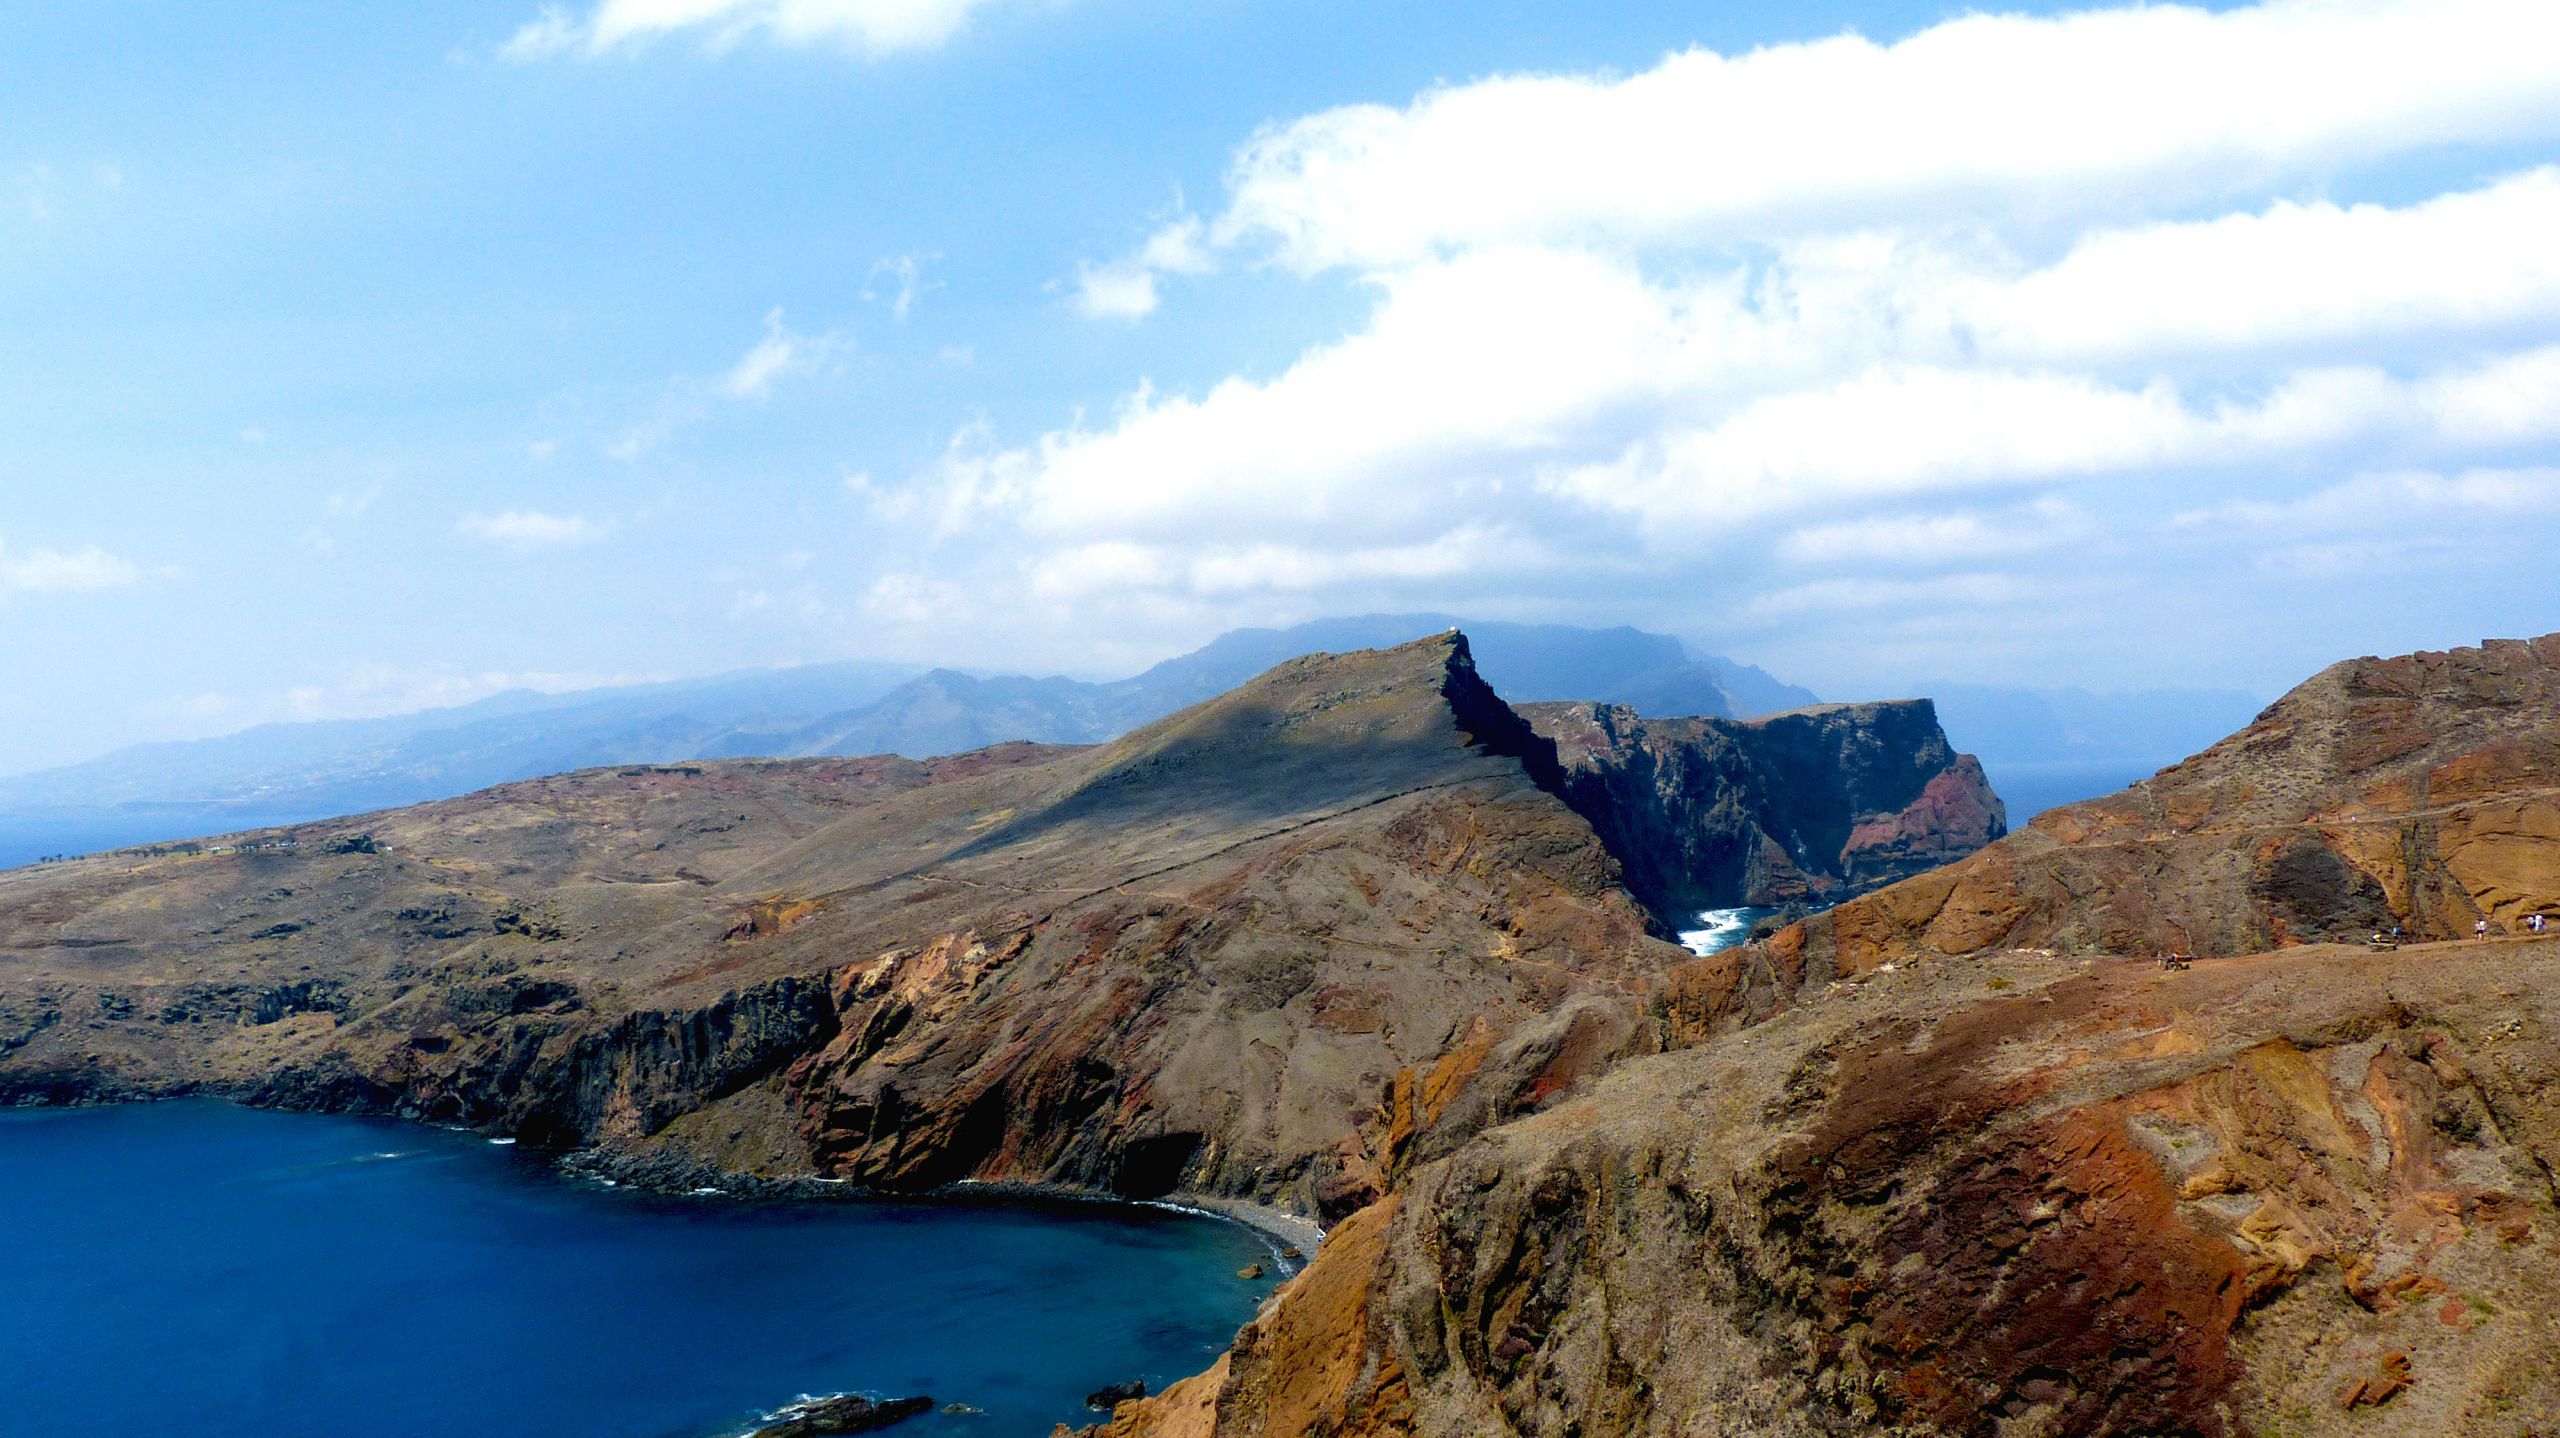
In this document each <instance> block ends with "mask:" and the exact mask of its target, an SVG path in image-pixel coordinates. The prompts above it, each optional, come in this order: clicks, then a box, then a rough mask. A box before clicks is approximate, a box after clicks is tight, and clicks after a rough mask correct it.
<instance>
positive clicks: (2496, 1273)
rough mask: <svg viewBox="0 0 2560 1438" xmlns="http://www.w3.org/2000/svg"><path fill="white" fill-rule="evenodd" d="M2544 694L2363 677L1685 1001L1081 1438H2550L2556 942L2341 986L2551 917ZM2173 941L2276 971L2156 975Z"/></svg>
mask: <svg viewBox="0 0 2560 1438" xmlns="http://www.w3.org/2000/svg"><path fill="white" fill-rule="evenodd" d="M2555 660H2560V643H2555V641H2554V640H2552V639H2544V640H2537V641H2532V642H2531V643H2493V644H2491V645H2487V646H2484V647H2483V648H2481V649H2477V650H2459V651H2454V652H2452V653H2450V654H2422V655H2414V656H2409V657H2407V658H2403V659H2396V660H2360V661H2355V662H2353V663H2350V664H2347V665H2341V666H2338V667H2336V668H2334V669H2332V670H2330V671H2327V672H2326V673H2324V674H2323V675H2321V676H2319V677H2318V678H2317V679H2315V680H2313V681H2312V682H2311V683H2309V684H2306V685H2305V686H2304V687H2303V688H2302V689H2300V690H2297V691H2296V692H2295V694H2293V695H2290V696H2288V697H2287V699H2286V700H2284V701H2282V702H2280V703H2279V704H2278V705H2276V706H2274V707H2273V708H2271V709H2270V710H2268V711H2267V713H2266V714H2265V715H2263V716H2261V718H2260V719H2259V721H2258V722H2257V723H2256V724H2254V725H2252V726H2251V728H2250V729H2249V730H2248V731H2245V732H2244V733H2243V734H2241V735H2239V736H2235V737H2234V738H2233V739H2232V740H2230V741H2227V742H2226V743H2224V744H2222V745H2218V746H2216V747H2215V748H2214V749H2212V750H2210V751H2208V752H2207V753H2206V754H2205V755H2202V756H2199V757H2198V758H2197V759H2195V760H2191V761H2189V762H2188V763H2187V764H2185V765H2181V766H2178V767H2177V768H2176V769H2172V770H2170V771H2167V772H2165V773H2163V774H2162V775H2161V776H2159V778H2157V779H2155V780H2153V781H2152V782H2151V783H2150V784H2148V785H2144V786H2138V787H2137V788H2136V790H2134V791H2133V792H2131V793H2129V794H2127V795H2124V796H2119V797H2118V798H2117V799H2114V800H2106V801H2100V802H2098V803H2096V804H2093V805H2085V806H2081V807H2080V808H2079V809H2076V810H2070V811H2065V812H2064V813H2062V814H2060V815H2057V816H2051V819H2050V822H2048V821H2046V820H2040V821H2039V822H2038V823H2037V824H2036V825H2035V826H2033V827H2032V828H2031V829H2030V830H2029V831H2028V832H2027V833H2025V834H2022V835H2017V836H2012V837H2011V838H2010V839H2008V840H2007V841H2005V842H2004V843H2002V844H1999V845H1995V846H1993V847H1992V848H1990V849H1988V850H1985V851H1983V852H1982V853H1981V854H1980V855H1977V856H1976V857H1974V858H1972V859H1968V860H1965V861H1963V862H1960V863H1958V864H1956V865H1954V866H1952V867H1951V868H1950V869H1947V870H1942V871H1938V872H1935V873H1931V874H1928V875H1924V876H1921V877H1919V878H1917V879H1913V880H1909V881H1906V882H1905V883H1903V884H1900V885H1896V886H1893V887H1889V888H1886V889H1884V890H1881V891H1879V892H1877V893H1876V894H1873V895H1871V896H1868V897H1866V898H1863V899H1858V900H1853V901H1852V902H1850V903H1847V904H1844V905H1842V906H1841V907H1840V908H1838V909H1836V910H1833V911H1832V912H1831V914H1829V915H1826V916H1821V917H1819V918H1817V919H1816V920H1814V921H1812V922H1809V923H1806V924H1802V925H1798V926H1794V927H1792V928H1790V929H1789V930H1786V931H1782V932H1781V933H1780V934H1778V935H1777V936H1775V937H1774V938H1773V939H1772V940H1770V941H1768V942H1767V943H1764V944H1761V945H1756V946H1751V947H1749V948H1746V949H1745V950H1740V951H1735V952H1734V953H1732V954H1729V955H1719V956H1717V957H1716V958H1713V959H1709V960H1702V961H1700V962H1698V963H1694V964H1691V965H1687V966H1684V967H1683V969H1682V970H1681V971H1680V972H1679V974H1678V975H1676V976H1675V979H1674V982H1673V985H1672V989H1671V991H1670V992H1669V994H1668V995H1667V996H1666V1001H1665V1002H1664V1004H1663V1006H1662V1010H1661V1012H1662V1014H1663V1016H1664V1019H1665V1022H1666V1028H1667V1030H1668V1032H1669V1034H1670V1036H1671V1038H1672V1039H1673V1040H1674V1042H1675V1043H1677V1044H1679V1045H1682V1046H1679V1047H1675V1048H1673V1049H1671V1050H1670V1051H1667V1052H1664V1053H1660V1054H1655V1055H1649V1056H1637V1057H1631V1058H1628V1059H1626V1060H1624V1061H1622V1062H1620V1063H1618V1064H1616V1065H1614V1066H1612V1067H1611V1068H1610V1069H1609V1071H1608V1072H1606V1073H1605V1074H1603V1075H1601V1076H1600V1077H1599V1078H1597V1079H1596V1080H1594V1081H1592V1082H1589V1083H1587V1084H1585V1085H1583V1086H1582V1087H1580V1088H1579V1089H1578V1090H1577V1091H1576V1092H1574V1093H1572V1094H1571V1095H1569V1096H1567V1097H1565V1098H1564V1099H1563V1100H1562V1101H1560V1102H1558V1103H1556V1104H1554V1105H1551V1106H1548V1107H1546V1108H1543V1109H1541V1110H1540V1111H1538V1112H1536V1113H1532V1114H1528V1115H1525V1116H1523V1117H1521V1118H1519V1119H1517V1120H1514V1121H1512V1122H1508V1123H1504V1124H1500V1125H1496V1126H1492V1127H1489V1128H1487V1129H1484V1130H1483V1131H1481V1132H1479V1133H1477V1134H1475V1135H1474V1136H1472V1137H1471V1138H1469V1139H1468V1140H1467V1141H1466V1142H1465V1144H1464V1145H1463V1146H1461V1147H1459V1148H1457V1149H1456V1150H1454V1151H1453V1152H1451V1153H1449V1154H1448V1156H1446V1157H1445V1158H1442V1159H1440V1160H1439V1161H1437V1162H1433V1163H1429V1164H1424V1165H1420V1166H1417V1167H1415V1168H1413V1169H1412V1170H1411V1171H1410V1172H1409V1173H1408V1174H1407V1175H1406V1177H1405V1178H1404V1180H1403V1181H1402V1182H1401V1183H1400V1184H1398V1185H1396V1186H1394V1187H1393V1189H1392V1190H1391V1191H1390V1192H1389V1193H1388V1194H1387V1195H1386V1196H1385V1197H1384V1198H1383V1199H1382V1200H1381V1201H1380V1202H1379V1203H1377V1204H1374V1205H1372V1206H1371V1207H1370V1208H1368V1209H1365V1210H1363V1211H1362V1212H1360V1213H1359V1214H1357V1215H1354V1216H1353V1217H1352V1218H1350V1219H1348V1220H1346V1221H1345V1222H1344V1223H1343V1224H1342V1225H1341V1226H1340V1227H1339V1228H1338V1229H1337V1230H1336V1231H1335V1233H1334V1235H1333V1236H1332V1237H1330V1238H1328V1240H1327V1241H1326V1243H1325V1244H1324V1246H1323V1247H1322V1249H1321V1250H1320V1251H1319V1252H1318V1254H1317V1257H1316V1260H1315V1262H1314V1263H1313V1264H1312V1265H1311V1266H1310V1267H1309V1268H1308V1269H1307V1271H1306V1272H1305V1273H1303V1274H1302V1275H1300V1276H1299V1277H1297V1278H1296V1279H1295V1280H1293V1281H1292V1282H1291V1283H1290V1284H1289V1285H1288V1286H1286V1287H1284V1288H1283V1289H1282V1290H1281V1291H1280V1292H1279V1293H1278V1294H1277V1295H1275V1297H1274V1299H1273V1301H1272V1302H1271V1303H1269V1304H1267V1305H1266V1306H1265V1308H1264V1309H1263V1311H1262V1313H1261V1314H1260V1315H1259V1316H1258V1317H1257V1318H1256V1320H1255V1322H1254V1323H1253V1324H1251V1325H1250V1326H1248V1327H1247V1329H1246V1330H1245V1331H1244V1333H1243V1334H1241V1335H1240V1336H1239V1337H1238V1340H1237V1342H1236V1344H1235V1345H1234V1346H1233V1348H1232V1349H1231V1350H1230V1351H1229V1352H1228V1353H1227V1354H1226V1355H1225V1356H1224V1357H1223V1358H1221V1359H1220V1360H1219V1361H1218V1363H1217V1364H1216V1365H1215V1366H1213V1367H1212V1368H1211V1369H1210V1370H1209V1371H1208V1372H1206V1373H1204V1374H1201V1375H1199V1376H1197V1377H1195V1378H1192V1379H1189V1380H1186V1381H1185V1382H1183V1383H1179V1384H1176V1385H1174V1386H1173V1387H1172V1388H1171V1389H1169V1390H1168V1391H1167V1392H1165V1393H1164V1394H1162V1395H1160V1396H1158V1397H1155V1398H1151V1399H1145V1400H1140V1401H1136V1402H1131V1403H1125V1404H1122V1405H1121V1406H1120V1407H1119V1408H1118V1409H1117V1410H1116V1411H1115V1412H1114V1414H1113V1416H1112V1418H1111V1420H1110V1421H1109V1422H1108V1423H1107V1424H1103V1425H1098V1426H1097V1427H1095V1428H1094V1429H1091V1430H1088V1431H1089V1433H1090V1434H1093V1435H1099V1438H1175V1435H1179V1438H1218V1435H1238V1438H1241V1435H1254V1438H1313V1435H1325V1438H1371V1435H1375V1438H1387V1435H1398V1438H1402V1435H1429V1438H1459V1435H1473V1434H1484V1433H1503V1434H1516V1435H1522V1438H1567V1435H1576V1434H1590V1433H1610V1434H1627V1435H1645V1438H1675V1435H1684V1436H1685V1435H1691V1434H1698V1433H1735V1434H1745V1433H1747V1434H1755V1435H1770V1438H1797V1435H1802V1438H1816V1435H1820V1438H1845V1435H1850V1434H1868V1433H1894V1434H1911V1435H1920V1434H1967V1435H1985V1438H1990V1435H1998V1438H2060V1435H2125V1436H2126V1438H2132V1435H2153V1434H2179V1435H2193V1438H2250V1435H2256V1438H2331V1435H2338V1438H2346V1436H2347V1435H2361V1434H2375V1433H2386V1432H2387V1433H2429V1434H2447V1435H2455V1438H2535V1435H2540V1434H2542V1433H2544V1432H2546V1431H2547V1428H2548V1424H2549V1419H2550V1415H2551V1414H2553V1413H2555V1412H2560V1341H2555V1334H2560V1323H2555V1321H2554V1319H2553V1318H2552V1314H2553V1313H2554V1312H2555V1311H2560V1308H2556V1307H2555V1305H2560V1183H2555V1181H2554V1179H2553V1175H2554V1174H2555V1173H2560V939H2517V938H2504V937H2499V938H2491V939H2488V940H2485V941H2470V940H2458V941H2444V940H2440V939H2439V940H2437V941H2434V942H2428V943H2424V944H2422V945H2420V946H2419V947H2417V948H2414V949H2408V948H2394V947H2391V946H2388V945H2369V944H2364V943H2355V944H2336V943H2320V942H2306V941H2305V940H2306V939H2309V938H2313V937H2316V934H2317V932H2318V926H2320V925H2328V926H2331V927H2337V926H2342V925H2345V924H2347V923H2349V922H2353V923H2355V924H2358V925H2361V924H2362V923H2364V922H2365V921H2366V919H2367V917H2368V914H2369V912H2370V911H2368V910H2367V909H2366V908H2364V907H2363V905H2364V903H2365V902H2366V899H2367V896H2368V895H2371V894H2378V895H2379V896H2380V901H2381V902H2382V903H2384V904H2386V905H2388V904H2393V903H2394V902H2396V903H2397V905H2398V907H2394V908H2392V909H2391V910H2390V912H2391V913H2392V914H2393V915H2395V916H2398V917H2401V918H2402V919H2403V921H2404V922H2406V921H2409V920H2414V921H2416V923H2417V924H2420V925H2424V926H2426V927H2425V928H2424V929H2422V930H2421V932H2422V933H2428V932H2432V933H2442V932H2443V931H2445V930H2447V929H2452V930H2455V931H2457V932H2468V929H2469V923H2467V922H2465V920H2469V921H2470V922H2477V919H2474V918H2472V917H2471V916H2473V915H2479V916H2485V917H2487V918H2489V919H2490V920H2492V922H2493V923H2502V924H2503V923H2505V922H2507V921H2510V920H2512V918H2513V917H2514V916H2515V915H2517V914H2520V913H2530V912H2551V911H2554V910H2560V863H2555V862H2554V861H2553V860H2554V857H2555V853H2554V847H2555V846H2560V813H2554V812H2553V811H2552V810H2551V809H2550V807H2549V806H2550V804H2551V803H2552V796H2553V793H2554V785H2553V784H2552V782H2551V779H2552V774H2553V770H2552V768H2551V760H2552V758H2553V756H2554V752H2555V751H2554V746H2553V743H2552V741H2553V738H2554V735H2553V726H2554V723H2555V716H2560V707H2555V705H2554V703H2553V697H2554V687H2553V679H2552V671H2553V667H2554V661H2555ZM2376 836H2379V837H2376ZM2360 839H2361V840H2364V841H2366V842H2358V841H2359V840H2360ZM2306 845H2317V846H2318V849H2317V850H2316V852H2318V853H2326V854H2328V855H2331V856H2333V857H2334V858H2335V860H2336V866H2335V867H2333V866H2332V865H2330V864H2329V863H2326V862H2318V863H2306V862H2305V861H2303V860H2301V859H2300V858H2298V857H2292V856H2298V855H2300V854H2301V853H2302V852H2303V851H2304V846H2306ZM2376 855H2383V856H2386V859H2387V861H2388V862H2390V863H2397V864H2399V865H2402V866H2403V867H2401V868H2397V869H2392V868H2387V867H2381V866H2382V865H2383V864H2384V863H2385V862H2386V860H2385V859H2377V858H2375V857H2374V856H2376ZM2366 864H2371V865H2375V866H2377V867H2375V868H2364V867H2359V866H2360V865H2366ZM2340 869H2343V870H2345V873H2344V874H2341V873H2340V872H2339V870H2340ZM2359 876H2360V877H2359ZM2271 879H2272V880H2273V882H2269V881H2270V880H2271ZM2395 881H2396V883H2395ZM2048 883H2049V885H2050V887H2049V888H2047V887H2040V886H2041V885H2045V884H2048ZM1969 894H1970V895H1973V896H1976V897H1974V898H1968V897H1967V895H1969ZM2018 894H2024V895H2027V896H2029V898H2030V899H2032V900H2033V903H2032V904H2029V905H2026V906H2021V907H2019V908H2017V909H2015V910H2013V911H2003V910H2002V909H2001V908H2000V907H1999V906H1998V905H1997V903H1985V902H1981V901H1980V898H1981V896H1989V897H1990V899H1992V900H1997V899H1998V898H1999V897H2000V896H2002V895H2018ZM1915 895H1917V896H1918V897H1917V899H1915V898H1914V897H1913V896H1915ZM1950 895H1952V897H1950ZM2395 895H2397V896H2399V898H2398V899H2397V900H2396V901H2395V900H2394V897H2393V896H2395ZM1913 914H1918V915H1919V916H1920V917H1919V918H1918V919H1916V920H1915V919H1912V918H1910V917H1909V916H1910V915H1913ZM1982 915H1990V916H1991V918H1990V921H1989V923H1988V925H1987V926H1985V927H1983V928H1980V929H1977V930H1973V931H1970V932H1971V934H1972V935H1973V937H1966V938H1963V939H1962V940H1961V941H1949V942H1939V940H1941V939H1949V940H1955V939H1957V938H1958V936H1961V935H1964V934H1966V933H1967V931H1964V930H1961V929H1951V928H1945V927H1940V926H1941V925H1949V924H1961V923H1966V922H1972V921H1974V920H1975V919H1977V918H1979V917H1980V916H1982ZM2173 920H2174V921H2175V923H2174V925H2173V924H2172V922H2171V921H2173ZM2174 927H2195V928H2198V929H2201V930H2203V931H2204V932H2208V933H2212V934H2217V935H2227V936H2233V937H2234V938H2235V939H2236V940H2239V941H2246V940H2249V939H2252V938H2255V939H2260V940H2263V941H2264V943H2265V945H2266V946H2267V947H2268V948H2269V949H2270V951H2268V952H2257V953H2246V954H2238V955H2234V956H2231V957H2207V958H2203V959H2199V960H2197V961H2195V962H2194V963H2193V964H2192V965H2191V966H2187V967H2163V966H2160V965H2157V964H2155V963H2152V962H2150V961H2149V959H2148V958H2147V957H2144V950H2143V948H2142V946H2143V945H2145V944H2148V943H2150V942H2151V941H2154V940H2158V939H2161V938H2163V937H2164V934H2163V930H2164V929H2172V928H2174ZM1808 935H1812V936H1814V937H1813V938H1808V937H1807V936H1808ZM2022 936H2027V937H2037V938H2043V937H2074V936H2078V937H2085V938H2086V939H2088V940H2089V941H2090V942H2088V943H2086V944H2085V945H2084V946H2083V947H2081V948H2080V950H2079V951H2078V952H2076V953H2056V952H2055V951H2054V950H2053V948H2051V947H2045V946H2035V947H2027V948H2018V947H2002V946H2001V945H2003V944H2015V943H2016V942H2017V941H2018V940H2019V939H2020V938H2021V937H2022ZM2167 937H2171V938H2174V937H2175V935H2174V933H2172V934H2170V935H2167ZM2101 939H2107V940H2112V941H2113V942H2115V943H2117V944H2120V945H2122V946H2123V947H2122V948H2120V949H2119V950H2118V951H2117V955H2115V956H2110V955H2108V954H2107V953H2105V952H2103V946H2102V945H2101V944H2100V943H2098V942H2096V941H2097V940H2101ZM1826 944H1827V945H1829V946H1830V947H1817V945H1826ZM1949 956H1961V957H1962V960H1963V961H1961V962H1950V961H1947V960H1948V958H1949Z"/></svg>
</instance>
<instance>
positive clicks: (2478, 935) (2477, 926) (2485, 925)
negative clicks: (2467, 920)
mask: <svg viewBox="0 0 2560 1438" xmlns="http://www.w3.org/2000/svg"><path fill="white" fill-rule="evenodd" d="M2471 937H2473V938H2475V939H2485V938H2487V937H2489V921H2488V920H2487V919H2480V920H2476V921H2474V922H2473V924H2472V925H2471Z"/></svg>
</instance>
